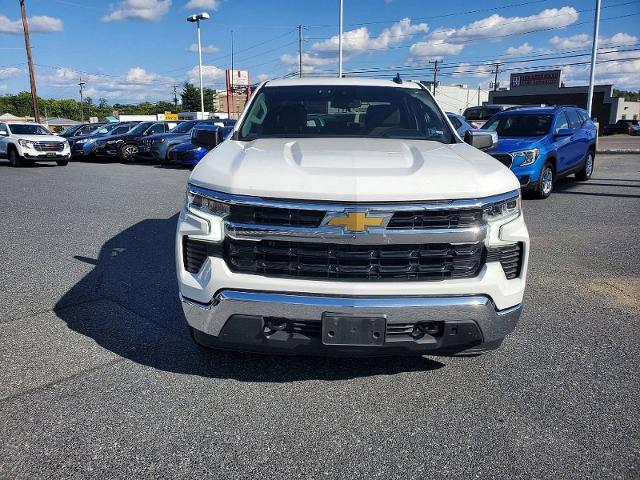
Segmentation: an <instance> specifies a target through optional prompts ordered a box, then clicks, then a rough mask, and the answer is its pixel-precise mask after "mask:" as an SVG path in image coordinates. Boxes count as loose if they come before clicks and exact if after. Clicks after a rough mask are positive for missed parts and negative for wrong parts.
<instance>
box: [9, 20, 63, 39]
mask: <svg viewBox="0 0 640 480" xmlns="http://www.w3.org/2000/svg"><path fill="white" fill-rule="evenodd" d="M28 21H29V31H30V32H34V33H35V32H40V33H46V32H59V31H61V30H62V28H63V25H64V24H63V23H62V20H60V19H59V18H54V17H47V16H46V15H41V16H36V17H29V18H28ZM0 33H8V34H12V35H21V34H22V33H23V30H22V20H10V19H9V18H8V17H6V16H4V15H0Z"/></svg>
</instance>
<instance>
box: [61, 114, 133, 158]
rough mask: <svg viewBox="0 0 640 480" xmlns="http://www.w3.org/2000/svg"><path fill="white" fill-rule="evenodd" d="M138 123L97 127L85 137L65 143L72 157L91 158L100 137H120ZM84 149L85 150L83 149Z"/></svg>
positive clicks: (114, 123)
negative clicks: (69, 148) (67, 144)
mask: <svg viewBox="0 0 640 480" xmlns="http://www.w3.org/2000/svg"><path fill="white" fill-rule="evenodd" d="M138 123H139V122H113V123H106V124H104V125H102V126H98V127H97V128H95V129H94V130H92V131H90V132H89V133H88V134H86V135H80V136H76V137H69V138H68V139H67V141H68V142H69V146H70V147H71V156H72V157H80V156H82V157H89V156H93V154H94V148H95V142H96V140H97V139H98V138H100V137H105V136H107V135H120V134H121V133H126V132H128V131H129V130H131V129H132V128H133V127H134V126H136V125H137V124H138ZM85 147H86V148H85Z"/></svg>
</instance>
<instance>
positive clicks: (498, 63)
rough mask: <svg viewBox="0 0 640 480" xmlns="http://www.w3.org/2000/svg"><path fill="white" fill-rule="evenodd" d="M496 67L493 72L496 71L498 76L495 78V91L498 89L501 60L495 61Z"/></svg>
mask: <svg viewBox="0 0 640 480" xmlns="http://www.w3.org/2000/svg"><path fill="white" fill-rule="evenodd" d="M495 67H496V69H495V70H494V71H493V72H492V73H495V74H496V76H495V78H494V80H493V91H494V92H495V91H496V90H498V73H500V62H496V63H495Z"/></svg>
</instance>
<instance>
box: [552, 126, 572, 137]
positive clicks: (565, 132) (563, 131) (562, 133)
mask: <svg viewBox="0 0 640 480" xmlns="http://www.w3.org/2000/svg"><path fill="white" fill-rule="evenodd" d="M571 135H573V130H571V129H570V128H559V129H558V130H556V134H555V136H556V137H569V136H571Z"/></svg>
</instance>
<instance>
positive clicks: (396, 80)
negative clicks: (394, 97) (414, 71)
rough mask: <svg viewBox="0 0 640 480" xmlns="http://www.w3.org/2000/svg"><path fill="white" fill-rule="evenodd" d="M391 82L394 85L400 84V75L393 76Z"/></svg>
mask: <svg viewBox="0 0 640 480" xmlns="http://www.w3.org/2000/svg"><path fill="white" fill-rule="evenodd" d="M393 81H394V82H395V83H397V84H400V83H402V79H401V78H400V74H399V73H396V76H395V77H393Z"/></svg>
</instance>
